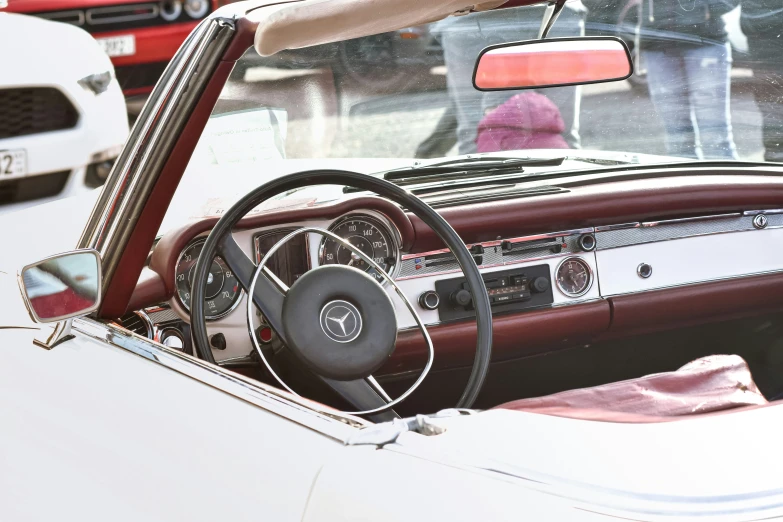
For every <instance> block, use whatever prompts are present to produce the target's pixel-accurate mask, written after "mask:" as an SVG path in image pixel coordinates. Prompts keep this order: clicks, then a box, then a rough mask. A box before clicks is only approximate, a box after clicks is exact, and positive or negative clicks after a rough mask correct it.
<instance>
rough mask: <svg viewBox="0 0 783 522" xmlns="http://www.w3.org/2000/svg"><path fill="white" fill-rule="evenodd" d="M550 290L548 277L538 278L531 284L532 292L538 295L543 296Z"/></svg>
mask: <svg viewBox="0 0 783 522" xmlns="http://www.w3.org/2000/svg"><path fill="white" fill-rule="evenodd" d="M547 290H549V279H547V278H546V277H536V278H535V279H533V280H532V281H531V282H530V291H531V292H533V293H536V294H543V293H544V292H546V291H547Z"/></svg>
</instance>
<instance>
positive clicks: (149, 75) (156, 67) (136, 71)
mask: <svg viewBox="0 0 783 522" xmlns="http://www.w3.org/2000/svg"><path fill="white" fill-rule="evenodd" d="M167 65H168V62H153V63H143V64H138V65H127V66H121V67H116V68H115V70H114V74H115V75H116V76H117V81H118V82H119V84H120V87H121V88H122V90H123V91H130V90H133V89H142V88H146V87H154V86H155V84H156V83H158V79H159V78H160V77H161V75H162V74H163V71H164V70H165V69H166V66H167Z"/></svg>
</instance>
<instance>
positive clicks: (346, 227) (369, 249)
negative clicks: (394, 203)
mask: <svg viewBox="0 0 783 522" xmlns="http://www.w3.org/2000/svg"><path fill="white" fill-rule="evenodd" d="M329 231H330V232H333V233H335V234H337V235H338V236H340V237H342V238H343V239H345V240H346V241H348V242H349V243H350V244H351V245H353V246H355V247H356V248H357V249H359V250H361V252H362V253H363V254H365V255H366V256H367V257H370V258H372V260H373V261H375V262H376V263H377V264H378V265H380V267H381V268H383V269H384V270H385V271H386V272H387V273H390V272H391V270H392V269H393V268H394V265H395V263H396V258H397V246H396V244H395V242H394V241H393V239H392V237H393V236H392V234H391V232H389V230H388V228H387V227H386V226H385V225H383V224H382V223H380V222H379V221H378V220H376V219H374V218H370V217H364V216H362V217H349V218H345V219H343V220H340V221H337V222H336V223H335V224H334V225H332V226H331V227H330V228H329ZM320 257H321V264H324V265H333V264H340V265H345V266H351V267H354V268H356V269H358V270H362V271H364V272H367V273H368V274H370V275H371V276H373V277H375V279H377V280H378V281H383V277H382V276H381V275H380V274H378V273H376V270H375V269H374V268H373V267H371V266H370V265H369V264H368V263H365V262H364V260H363V259H362V258H361V257H359V256H358V255H356V254H354V253H353V252H351V250H350V249H349V248H347V247H346V246H345V245H342V244H339V243H338V242H336V241H334V240H332V239H329V238H324V240H323V241H322V242H321V256H320Z"/></svg>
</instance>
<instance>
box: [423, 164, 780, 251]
mask: <svg viewBox="0 0 783 522" xmlns="http://www.w3.org/2000/svg"><path fill="white" fill-rule="evenodd" d="M670 170H671V173H670V174H668V175H663V174H662V173H664V172H665V171H660V172H656V171H651V172H650V173H649V175H650V176H655V175H656V174H657V175H658V176H659V177H654V178H651V179H633V178H632V177H631V176H630V175H628V174H626V176H627V178H626V180H622V181H620V180H619V179H620V177H619V176H618V177H613V178H609V179H608V180H607V182H606V183H598V182H597V181H596V180H592V181H590V184H582V185H578V184H575V183H573V182H572V183H568V182H567V178H564V179H563V180H562V182H561V180H554V181H553V184H556V185H558V186H560V187H565V188H568V190H569V191H570V192H568V193H562V194H552V195H547V196H535V197H529V198H521V199H509V200H505V201H493V202H487V203H478V204H473V205H465V206H461V207H452V208H445V209H442V210H440V211H439V212H440V214H441V215H442V216H443V217H444V218H445V219H446V221H448V222H449V224H451V226H453V227H454V229H455V230H456V231H457V232H458V233H459V234H460V236H461V237H462V239H464V240H465V241H466V242H468V243H475V242H479V241H492V240H495V239H497V238H498V237H519V236H523V235H527V234H538V233H542V232H559V231H564V230H571V229H576V228H582V227H591V226H600V225H616V224H621V223H629V222H635V221H642V220H650V219H666V218H668V219H671V218H681V217H688V216H700V215H707V214H712V213H725V212H734V211H738V210H760V209H769V208H780V207H781V205H783V178H781V177H780V176H779V175H774V176H773V175H770V176H763V175H761V174H758V173H756V174H754V173H753V172H752V171H749V170H746V171H739V170H725V171H721V175H718V174H715V175H712V174H710V170H708V169H706V168H702V169H689V170H685V169H682V170H680V171H679V172H678V171H677V170H675V169H670ZM410 219H411V222H412V223H413V228H414V229H415V231H416V244H415V245H414V249H413V250H412V252H427V251H429V250H436V249H439V248H443V244H442V243H441V241H440V239H439V238H438V237H437V236H436V235H435V234H434V233H433V232H432V231H431V230H430V229H429V227H428V226H427V225H425V224H424V223H422V221H421V220H420V219H418V218H417V217H416V216H413V215H411V216H410Z"/></svg>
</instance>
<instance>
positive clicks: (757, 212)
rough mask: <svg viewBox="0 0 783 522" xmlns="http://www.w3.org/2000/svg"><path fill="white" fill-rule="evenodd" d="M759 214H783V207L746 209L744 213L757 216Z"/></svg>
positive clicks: (744, 214)
mask: <svg viewBox="0 0 783 522" xmlns="http://www.w3.org/2000/svg"><path fill="white" fill-rule="evenodd" d="M759 214H767V215H770V216H774V215H777V214H783V209H779V208H778V209H773V210H746V211H745V212H743V213H742V215H743V216H757V215H759Z"/></svg>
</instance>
